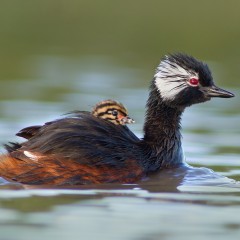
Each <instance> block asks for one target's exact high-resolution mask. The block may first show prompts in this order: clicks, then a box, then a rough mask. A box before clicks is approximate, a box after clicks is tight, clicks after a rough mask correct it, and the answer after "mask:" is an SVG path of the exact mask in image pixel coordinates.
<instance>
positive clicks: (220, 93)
mask: <svg viewBox="0 0 240 240" xmlns="http://www.w3.org/2000/svg"><path fill="white" fill-rule="evenodd" d="M201 90H202V92H203V93H204V94H205V95H206V96H207V97H220V98H231V97H234V94H233V93H230V92H228V91H226V90H224V89H221V88H219V87H217V86H215V85H213V86H210V87H202V89H201Z"/></svg>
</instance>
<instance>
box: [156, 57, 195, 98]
mask: <svg viewBox="0 0 240 240" xmlns="http://www.w3.org/2000/svg"><path fill="white" fill-rule="evenodd" d="M154 77H155V84H156V87H157V88H158V90H159V92H160V94H161V97H162V98H163V100H173V99H174V98H175V97H176V95H177V94H178V93H179V92H181V91H182V90H183V89H184V88H186V87H188V85H187V83H186V80H188V79H190V78H192V77H195V78H198V74H197V73H196V72H193V71H188V70H186V69H185V68H183V67H182V66H180V65H178V64H177V63H176V62H173V61H170V60H169V58H168V57H167V56H166V58H165V59H164V60H163V61H161V63H160V64H159V66H158V68H157V71H156V74H155V76H154Z"/></svg>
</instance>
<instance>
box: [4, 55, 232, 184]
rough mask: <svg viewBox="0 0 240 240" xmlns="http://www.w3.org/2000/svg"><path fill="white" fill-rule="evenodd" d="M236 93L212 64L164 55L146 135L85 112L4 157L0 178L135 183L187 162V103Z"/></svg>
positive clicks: (50, 127) (46, 129)
mask: <svg viewBox="0 0 240 240" xmlns="http://www.w3.org/2000/svg"><path fill="white" fill-rule="evenodd" d="M233 96H234V95H233V94H232V93H230V92H228V91H226V90H223V89H221V88H218V87H217V86H216V85H215V84H214V82H213V79H212V76H211V72H210V70H209V68H208V66H207V65H206V64H205V63H203V62H201V61H198V60H196V59H195V58H193V57H191V56H188V55H185V54H172V55H168V56H165V57H163V59H162V60H161V62H160V65H159V66H158V67H157V70H156V74H155V76H154V78H153V80H152V83H151V86H150V92H149V98H148V101H147V105H146V108H147V110H146V118H145V123H144V137H143V139H139V138H137V137H136V136H135V135H134V134H133V133H132V132H131V131H130V130H129V129H128V128H127V127H126V126H121V125H115V124H112V123H111V122H109V121H105V120H103V119H100V118H96V117H95V116H93V115H92V114H90V113H86V112H79V113H77V114H76V116H75V117H71V116H69V117H66V118H62V119H59V120H56V121H53V122H51V124H46V125H45V126H44V128H41V131H40V132H38V133H37V134H35V135H34V136H33V137H31V138H30V139H29V140H28V141H26V142H24V143H22V144H21V147H20V148H18V149H16V150H15V151H12V152H10V153H9V154H7V155H4V156H1V157H0V176H2V177H5V178H7V179H9V180H13V181H17V182H20V183H26V184H52V185H65V184H91V183H110V182H118V183H134V182H136V181H138V180H140V179H142V178H144V177H146V176H148V175H150V174H151V173H156V172H157V171H159V170H160V169H163V168H175V167H179V166H182V165H184V156H183V151H182V144H181V133H180V128H181V127H180V120H181V115H182V113H183V111H184V109H185V108H186V107H189V106H191V105H192V104H196V103H201V102H205V101H208V100H210V99H211V98H212V97H221V98H230V97H233Z"/></svg>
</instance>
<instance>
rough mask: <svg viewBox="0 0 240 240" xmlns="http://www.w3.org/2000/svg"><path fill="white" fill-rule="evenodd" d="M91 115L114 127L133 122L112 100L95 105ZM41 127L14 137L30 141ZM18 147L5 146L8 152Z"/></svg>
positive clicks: (121, 107)
mask: <svg viewBox="0 0 240 240" xmlns="http://www.w3.org/2000/svg"><path fill="white" fill-rule="evenodd" d="M79 113H81V111H72V112H71V113H69V114H72V115H74V114H75V115H76V114H79ZM91 113H92V114H93V116H95V117H98V118H102V119H105V120H107V121H110V122H112V123H114V124H116V125H125V124H130V123H134V122H135V121H134V120H133V119H132V118H130V117H129V116H128V111H127V109H126V107H124V106H123V104H122V103H120V102H117V101H114V100H112V99H109V100H104V101H101V102H99V103H97V104H96V105H95V106H94V107H93V109H92V112H91ZM50 123H52V122H48V123H45V125H48V124H50ZM42 127H43V126H42V125H36V126H30V127H26V128H23V129H22V130H20V131H19V132H18V133H17V134H16V135H17V136H19V137H23V138H26V139H30V138H31V137H33V136H34V135H35V134H36V133H38V132H39V130H40V129H41V128H42ZM18 147H19V144H16V143H11V146H10V145H6V148H8V151H12V150H13V149H16V148H18Z"/></svg>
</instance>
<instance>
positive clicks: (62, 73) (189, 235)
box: [0, 0, 240, 240]
mask: <svg viewBox="0 0 240 240" xmlns="http://www.w3.org/2000/svg"><path fill="white" fill-rule="evenodd" d="M131 3H132V4H130V3H128V4H127V5H126V4H120V3H114V4H113V3H112V2H110V1H101V4H99V3H98V2H97V1H69V2H68V3H66V2H64V1H59V4H58V5H56V2H55V1H51V0H48V1H46V2H45V1H35V3H34V4H33V3H32V1H24V3H21V6H20V5H19V1H11V2H9V1H8V2H7V1H6V2H5V3H1V4H2V5H1V8H0V11H1V14H0V16H1V18H2V21H0V30H1V38H0V43H1V44H0V51H1V54H0V61H1V71H0V84H1V88H0V144H1V147H0V152H4V149H3V147H2V144H4V143H6V142H8V141H22V140H21V139H20V138H18V137H16V136H15V133H16V132H17V131H19V130H20V129H21V128H23V127H26V126H29V125H34V124H42V123H44V122H46V121H49V120H52V119H55V118H58V117H61V115H62V114H63V113H65V112H68V111H71V110H74V109H81V110H90V109H91V107H92V106H94V104H95V103H96V102H98V101H100V100H103V99H108V98H113V99H116V100H118V101H121V102H122V103H124V105H126V106H127V108H128V110H129V114H130V116H131V117H133V118H134V119H135V121H136V123H135V124H132V125H131V126H130V128H131V129H132V130H133V131H134V132H135V133H136V134H137V135H138V136H139V137H141V136H142V125H143V121H144V106H145V103H146V99H147V95H148V87H149V83H150V80H151V79H152V76H153V73H154V68H155V67H156V65H157V64H158V63H159V60H160V57H161V56H162V55H164V54H166V53H168V52H173V51H184V52H187V53H190V54H193V55H194V56H197V57H199V58H200V59H203V60H206V61H207V62H208V63H209V65H210V67H211V69H212V70H213V76H214V79H216V83H217V84H218V85H219V86H220V87H223V88H226V89H228V90H230V91H232V92H234V93H235V94H236V97H235V98H232V99H213V100H212V101H210V102H207V103H204V104H198V105H195V106H192V107H191V108H188V109H187V110H186V111H185V113H184V115H183V119H182V127H183V131H182V133H183V146H184V152H185V155H186V161H187V163H188V164H189V165H190V166H192V167H186V168H179V169H172V170H163V171H161V172H160V173H159V174H156V175H154V176H152V177H151V178H149V179H146V180H144V181H143V182H141V183H138V184H127V185H120V184H102V185H86V186H72V187H64V188H63V187H62V188H61V187H49V186H48V187H47V186H28V185H20V184H9V183H7V182H6V181H4V179H0V184H1V185H0V240H28V239H31V240H32V239H36V240H38V239H46V240H47V239H59V240H61V239H88V240H95V239H99V240H101V239H104V240H108V239H109V240H110V239H111V240H112V239H117V240H118V239H119V240H157V239H164V240H165V239H166V240H168V239H169V240H173V239H178V240H179V239H184V240H187V239H194V240H198V239H211V240H215V239H217V240H221V239H234V240H235V239H239V236H240V218H239V215H240V183H239V182H238V181H240V170H239V167H240V144H239V143H240V110H239V102H240V95H239V90H240V85H239V78H240V75H239V70H238V69H239V64H240V62H239V46H238V45H239V41H240V31H239V26H238V25H239V24H238V23H239V20H240V19H239V11H238V9H239V2H238V1H230V2H229V3H228V5H226V2H225V1H219V2H218V6H217V9H216V4H215V3H214V2H213V3H211V2H209V1H201V2H195V3H194V4H192V2H191V1H181V3H180V2H179V3H176V2H175V3H174V6H173V2H172V1H168V2H166V1H151V2H144V1H135V0H133V1H131ZM116 4H117V5H116ZM223 16H225V17H223Z"/></svg>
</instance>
